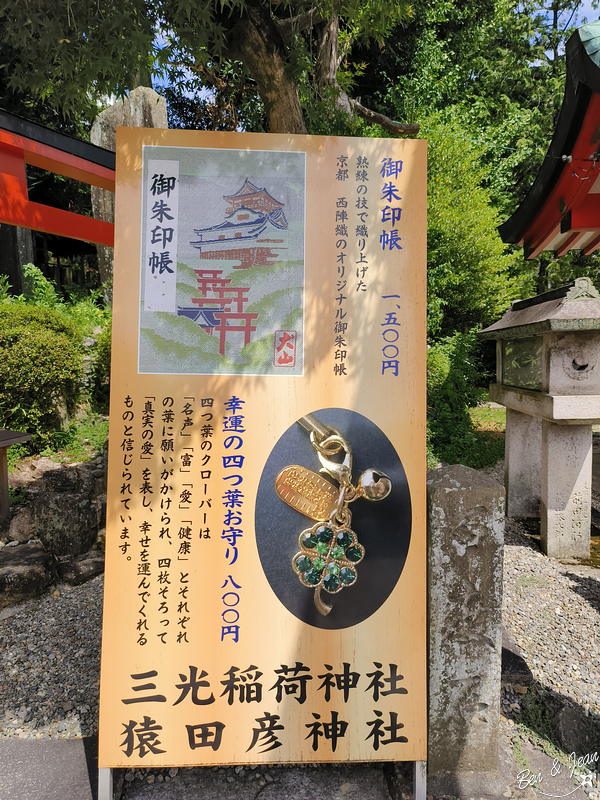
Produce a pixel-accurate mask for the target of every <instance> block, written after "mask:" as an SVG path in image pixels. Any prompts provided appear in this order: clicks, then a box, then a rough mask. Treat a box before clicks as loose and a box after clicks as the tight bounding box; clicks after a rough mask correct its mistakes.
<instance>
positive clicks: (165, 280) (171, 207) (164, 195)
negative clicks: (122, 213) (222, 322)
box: [142, 159, 179, 311]
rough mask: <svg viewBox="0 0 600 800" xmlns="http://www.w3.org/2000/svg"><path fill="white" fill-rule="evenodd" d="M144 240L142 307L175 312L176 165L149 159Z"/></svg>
mask: <svg viewBox="0 0 600 800" xmlns="http://www.w3.org/2000/svg"><path fill="white" fill-rule="evenodd" d="M145 183H146V224H145V230H146V237H145V239H146V241H145V245H146V246H145V249H144V255H143V259H144V261H143V269H142V275H143V276H144V286H145V300H144V305H145V308H146V310H148V311H174V310H175V293H176V285H177V224H178V219H179V162H178V161H166V160H161V161H159V160H156V159H154V160H152V159H149V160H148V171H147V173H146V175H145Z"/></svg>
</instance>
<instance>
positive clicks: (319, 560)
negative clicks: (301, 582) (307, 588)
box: [312, 558, 325, 572]
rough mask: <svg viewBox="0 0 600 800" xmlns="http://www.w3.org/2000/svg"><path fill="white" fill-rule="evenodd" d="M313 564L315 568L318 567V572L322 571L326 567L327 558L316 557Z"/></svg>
mask: <svg viewBox="0 0 600 800" xmlns="http://www.w3.org/2000/svg"><path fill="white" fill-rule="evenodd" d="M312 565H313V569H316V570H317V571H318V572H322V571H323V570H324V569H325V560H324V559H323V558H315V560H314V561H313V563H312Z"/></svg>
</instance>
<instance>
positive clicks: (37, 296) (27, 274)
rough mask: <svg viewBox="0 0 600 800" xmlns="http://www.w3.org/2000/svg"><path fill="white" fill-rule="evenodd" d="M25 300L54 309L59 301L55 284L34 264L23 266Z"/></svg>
mask: <svg viewBox="0 0 600 800" xmlns="http://www.w3.org/2000/svg"><path fill="white" fill-rule="evenodd" d="M23 283H24V288H25V291H24V295H23V297H24V299H25V300H26V301H28V302H30V303H33V304H34V305H38V306H46V308H54V307H55V306H57V305H58V303H59V299H58V295H57V294H56V289H55V288H54V284H53V283H50V281H49V280H48V279H47V278H46V277H45V276H44V275H43V274H42V271H41V270H40V269H39V268H38V267H36V266H35V265H34V264H23Z"/></svg>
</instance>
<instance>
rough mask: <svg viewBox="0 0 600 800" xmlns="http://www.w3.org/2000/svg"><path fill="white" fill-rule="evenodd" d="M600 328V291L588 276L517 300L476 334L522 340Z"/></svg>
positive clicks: (483, 336)
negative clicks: (502, 314) (498, 317)
mask: <svg viewBox="0 0 600 800" xmlns="http://www.w3.org/2000/svg"><path fill="white" fill-rule="evenodd" d="M589 330H600V293H599V292H598V290H597V289H596V288H595V287H594V285H593V284H592V281H591V280H590V279H589V278H576V279H575V281H574V282H573V283H570V284H568V285H567V286H561V287H560V288H559V289H552V290H550V291H549V292H543V294H538V295H536V296H535V297H528V298H527V299H525V300H515V301H514V303H513V304H512V306H511V307H510V308H509V309H508V311H507V312H506V313H505V314H504V316H503V317H502V318H501V319H499V320H498V321H497V322H494V324H493V325H490V326H489V327H488V328H484V329H483V330H482V331H479V333H478V334H477V335H478V336H479V337H480V338H481V339H519V338H522V337H524V336H535V335H538V334H540V333H549V332H553V331H555V332H558V331H561V332H568V331H569V332H572V331H589Z"/></svg>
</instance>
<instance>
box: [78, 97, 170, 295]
mask: <svg viewBox="0 0 600 800" xmlns="http://www.w3.org/2000/svg"><path fill="white" fill-rule="evenodd" d="M118 126H124V127H129V128H168V127H169V123H168V121H167V103H166V100H165V98H164V97H161V96H160V95H159V94H157V93H156V92H155V91H154V90H153V89H149V88H147V87H145V86H138V87H137V88H136V89H133V90H132V91H131V92H129V94H128V95H127V97H125V98H123V99H122V100H117V102H116V103H115V104H114V106H111V107H110V108H107V109H106V110H105V111H102V113H100V114H98V116H97V117H96V119H95V120H94V124H93V125H92V130H91V132H90V140H91V142H92V144H97V145H99V146H100V147H104V148H106V149H107V150H113V151H114V150H115V149H116V136H117V127H118ZM92 210H93V213H94V217H96V219H102V220H104V221H105V222H114V221H115V196H114V194H113V193H112V192H107V191H106V190H105V189H100V188H99V187H97V186H92ZM97 250H98V268H99V270H100V280H101V281H102V284H103V285H108V286H110V281H111V278H112V268H113V251H112V247H105V246H104V245H97ZM110 294H112V290H110Z"/></svg>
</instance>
